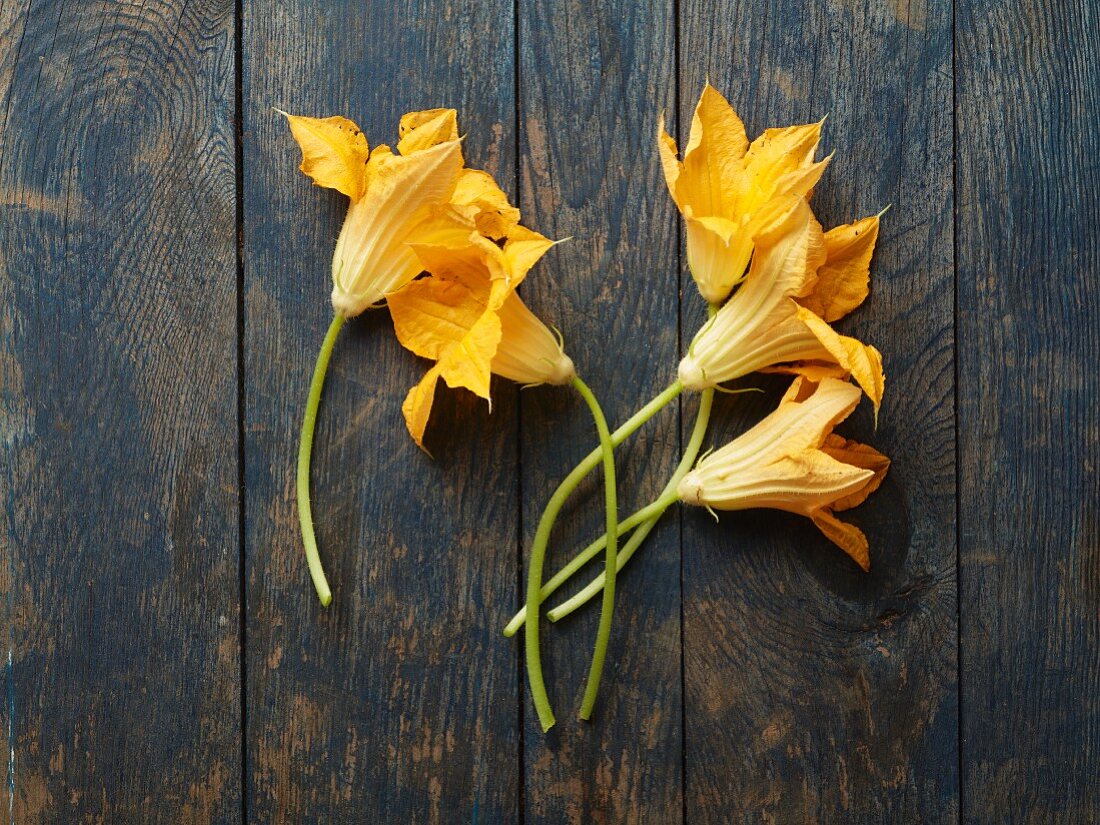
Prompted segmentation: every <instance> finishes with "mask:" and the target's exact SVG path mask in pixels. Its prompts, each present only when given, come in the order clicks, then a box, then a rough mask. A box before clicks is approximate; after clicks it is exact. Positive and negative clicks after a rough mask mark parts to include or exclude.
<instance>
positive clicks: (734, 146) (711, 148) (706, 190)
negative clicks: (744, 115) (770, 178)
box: [677, 83, 749, 216]
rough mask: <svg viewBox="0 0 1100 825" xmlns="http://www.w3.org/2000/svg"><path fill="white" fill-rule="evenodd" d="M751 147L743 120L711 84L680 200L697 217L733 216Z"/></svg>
mask: <svg viewBox="0 0 1100 825" xmlns="http://www.w3.org/2000/svg"><path fill="white" fill-rule="evenodd" d="M748 143H749V141H748V138H747V137H746V136H745V125H744V124H743V123H742V122H741V118H739V117H738V116H737V113H736V112H735V111H734V110H733V107H732V106H730V104H729V102H728V101H727V100H726V99H725V98H724V97H722V95H721V93H720V92H719V91H718V90H717V89H715V88H714V87H713V86H711V85H710V84H709V83H708V84H707V85H706V86H705V87H704V88H703V93H702V94H701V95H700V96H699V102H698V103H697V104H696V106H695V113H694V115H692V118H691V133H690V135H689V136H688V144H687V148H686V149H685V150H684V165H683V174H682V175H681V176H680V179H679V181H678V183H677V186H678V188H679V190H680V191H679V195H680V197H681V198H682V199H683V201H684V203H685V204H688V205H690V206H691V208H692V209H693V210H694V212H695V214H696V215H699V216H709V215H726V216H729V215H731V214H732V212H731V208H730V207H731V206H732V204H733V203H735V202H736V199H737V195H738V192H739V190H740V188H741V176H742V159H743V158H744V157H745V149H746V148H747V147H748Z"/></svg>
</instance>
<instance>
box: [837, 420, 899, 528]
mask: <svg viewBox="0 0 1100 825" xmlns="http://www.w3.org/2000/svg"><path fill="white" fill-rule="evenodd" d="M821 450H822V452H825V453H828V454H829V455H830V456H832V457H833V458H835V459H836V460H837V461H842V462H844V463H845V464H851V465H852V466H853V467H862V468H863V469H865V470H870V471H871V472H873V473H874V475H873V476H872V477H871V478H870V479H868V481H867V484H866V485H864V486H863V487H862V488H860V489H859V490H857V491H856V492H854V493H852V494H851V495H849V496H845V497H844V498H842V499H838V500H837V501H835V502H834V503H833V509H834V510H838V511H839V510H850V509H852V508H853V507H858V506H859V505H860V504H862V503H863V502H864V501H865V500H866V499H867V496H869V495H871V493H873V492H874V491H875V490H877V489H878V488H879V485H881V484H882V480H883V479H884V478H886V472H887V471H888V470H889V469H890V459H888V458H887V457H886V456H884V455H883V454H882V453H880V452H879V451H878V450H876V449H875V448H874V447H871V446H868V445H867V444H860V443H859V442H858V441H850V440H849V439H847V438H844V437H842V436H839V435H836V434H835V433H831V434H830V435H829V437H828V438H826V439H825V443H824V445H822V447H821Z"/></svg>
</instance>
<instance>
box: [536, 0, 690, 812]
mask: <svg viewBox="0 0 1100 825" xmlns="http://www.w3.org/2000/svg"><path fill="white" fill-rule="evenodd" d="M519 9H520V32H519V53H520V71H519V83H520V91H519V99H520V121H519V123H520V146H521V154H520V170H521V187H520V189H521V197H522V203H523V209H524V213H525V216H526V218H527V220H528V221H529V222H530V223H531V225H532V226H534V227H535V228H536V229H538V230H540V231H542V232H544V233H547V234H549V235H551V236H552V237H559V238H560V237H567V236H570V237H571V238H572V240H570V241H569V242H568V243H565V244H561V245H560V246H558V247H556V248H555V249H554V250H553V251H552V252H551V253H550V255H548V256H547V260H546V262H545V264H544V265H541V266H539V267H538V268H537V269H536V270H535V271H534V272H533V273H532V274H531V276H530V277H529V278H528V280H527V281H526V282H525V283H524V286H523V291H524V294H525V296H526V298H527V300H528V301H530V303H531V305H532V307H533V308H534V309H535V310H536V311H537V312H539V313H540V314H541V315H542V317H544V318H545V319H546V320H547V321H548V322H552V323H554V324H557V325H558V326H559V327H560V329H561V330H562V333H563V334H564V336H565V342H566V347H567V350H568V351H569V352H570V353H571V355H572V357H573V359H574V361H575V362H576V364H577V367H578V370H579V372H580V374H581V375H582V377H584V379H585V380H586V381H588V382H589V383H590V384H591V385H592V386H593V387H594V388H595V389H596V391H597V394H598V395H599V397H600V399H601V401H602V403H603V404H604V407H605V412H606V413H607V415H608V416H609V418H610V419H611V420H613V421H622V420H623V419H625V418H626V417H627V416H628V415H630V414H631V413H632V412H634V410H635V409H637V408H638V407H639V406H641V405H642V404H643V403H644V402H646V401H647V400H648V399H649V398H650V397H651V396H653V395H655V394H656V393H657V392H658V391H660V390H661V389H662V388H664V387H665V386H666V385H667V384H668V383H669V382H670V381H672V380H673V379H674V378H675V368H676V362H677V356H678V353H677V326H678V319H677V291H678V283H677V281H678V278H677V272H678V269H679V267H678V263H677V246H676V232H677V228H676V224H675V220H674V216H673V207H672V205H671V203H670V201H669V200H668V198H667V196H666V194H665V190H664V182H663V180H662V177H661V172H660V165H659V161H658V157H657V150H656V144H655V141H654V134H655V130H656V127H657V117H658V113H659V112H660V111H661V110H662V109H664V108H669V107H671V106H672V105H674V91H675V77H674V72H675V32H674V14H673V3H672V2H650V3H635V2H613V3H602V4H590V3H580V2H573V0H540V2H534V3H520V4H519ZM521 406H522V426H521V455H522V490H523V527H524V533H525V539H526V542H525V546H526V547H529V546H530V542H531V538H532V536H533V534H534V530H535V527H536V524H537V522H538V518H539V514H540V512H541V510H542V507H543V505H544V504H545V503H546V498H547V497H548V496H549V494H550V492H551V491H552V490H553V488H554V486H555V485H556V484H557V483H558V482H559V481H560V480H561V478H562V476H564V475H565V473H567V472H568V471H569V470H570V469H571V468H572V466H573V464H574V463H575V462H576V461H577V460H578V459H579V458H580V457H581V456H583V455H584V454H585V453H587V452H588V450H589V449H591V447H592V446H594V444H595V442H596V439H595V428H594V426H593V424H592V421H591V419H590V417H589V416H588V414H587V412H586V410H585V408H584V404H583V403H582V402H581V401H580V399H579V397H577V395H576V394H575V393H572V392H570V391H569V390H567V389H566V390H562V389H551V388H540V389H535V390H530V391H527V392H524V393H523V394H522V396H521ZM678 441H679V439H678V433H677V410H676V405H675V404H674V405H673V406H672V407H670V408H669V410H667V411H666V412H665V413H664V414H663V415H662V416H661V417H660V418H659V419H657V420H656V421H654V422H652V423H651V424H650V425H649V426H648V427H647V428H646V429H645V430H644V431H643V432H642V433H641V434H640V435H639V436H638V437H637V438H636V439H634V440H633V441H632V442H631V443H630V444H629V445H628V446H624V447H622V448H620V449H619V450H617V451H616V455H617V458H618V463H619V488H620V491H621V493H620V497H619V501H620V510H621V515H623V516H625V515H627V514H629V513H630V512H632V511H633V510H634V509H636V508H637V507H639V506H641V505H643V504H645V503H647V502H648V501H649V500H650V499H652V498H653V497H654V496H656V494H657V493H658V492H659V491H660V488H661V486H663V484H664V481H665V479H666V478H667V476H668V475H669V474H670V473H671V472H672V469H673V468H674V466H675V464H676V462H677V460H678V456H679V443H678ZM601 484H602V481H601V477H600V474H599V472H595V473H593V474H592V476H591V479H590V483H589V484H587V485H586V486H585V487H583V488H582V492H581V493H580V494H579V495H578V496H577V498H576V499H575V500H574V502H573V503H572V506H570V507H569V508H567V510H566V512H565V514H564V516H563V518H562V520H561V521H560V522H559V526H558V529H557V530H556V531H555V533H554V539H553V542H552V546H551V553H550V556H549V561H548V563H547V571H548V574H549V573H550V572H552V571H555V570H557V568H558V567H559V566H560V565H561V563H563V562H564V561H565V560H566V559H568V558H569V557H570V556H571V555H572V553H573V552H575V551H576V550H577V549H579V547H580V546H582V545H584V544H586V543H587V542H588V541H589V540H590V539H591V538H594V537H595V536H597V535H599V534H600V533H601V532H602V531H603V526H602V525H603V511H602V504H603V496H602V494H601V486H600V485H601ZM601 564H602V557H601V560H600V561H599V562H598V563H596V564H594V565H592V566H591V567H590V569H589V570H588V571H586V572H587V573H588V574H587V575H585V576H583V577H579V578H578V582H577V586H579V585H580V583H581V582H587V580H588V578H590V576H591V575H595V573H596V572H598V571H599V570H600V569H601V567H600V565H601ZM567 592H571V591H567ZM617 593H618V597H617V605H616V609H615V625H614V629H613V632H612V635H611V643H610V648H609V653H608V658H607V662H606V665H605V671H604V679H603V684H602V689H601V692H600V699H599V702H598V704H597V706H596V712H595V714H594V716H593V721H592V722H591V723H584V722H581V721H579V720H578V719H577V711H578V709H579V707H580V702H581V697H582V694H583V691H584V685H585V680H586V677H587V673H588V664H589V658H590V656H591V652H592V644H593V641H594V639H595V632H596V622H597V618H598V614H599V600H595V601H593V602H592V603H591V604H590V605H589V606H588V607H587V608H586V609H585V610H584V611H583V612H581V613H580V614H578V615H576V616H573V617H570V618H569V619H568V620H565V621H563V622H562V623H561V624H559V625H553V626H551V625H549V624H547V625H546V627H545V628H544V631H543V640H544V655H545V662H546V667H547V676H548V682H549V687H550V694H551V697H552V699H553V701H554V707H555V711H556V712H557V715H558V719H559V721H558V726H557V727H556V728H555V729H554V730H552V731H551V733H550V735H549V736H544V735H543V734H542V732H541V730H540V729H539V726H538V722H537V719H536V717H535V715H534V709H533V707H532V706H531V704H530V696H529V692H528V691H527V690H526V685H524V688H525V690H524V694H523V699H524V720H525V723H526V726H525V744H526V750H525V753H526V762H525V766H524V767H525V777H524V778H525V783H526V794H527V795H526V801H527V807H526V820H525V821H526V822H527V823H528V824H529V825H531V824H532V823H543V822H545V823H560V822H566V821H569V822H600V821H606V822H660V823H674V822H679V821H680V815H681V811H682V799H681V792H680V779H681V762H680V752H681V739H680V730H681V723H680V715H681V706H680V571H679V536H678V529H677V525H676V522H675V520H670V521H669V523H667V524H665V525H663V526H662V527H661V528H660V529H659V530H658V531H656V532H655V533H654V535H653V536H651V537H650V540H649V542H648V544H647V547H646V548H645V550H644V553H643V555H641V556H639V557H638V559H637V560H636V561H634V562H631V565H630V567H628V568H627V570H625V571H624V573H623V576H622V578H621V580H620V581H619V586H618V589H617ZM556 602H557V599H555V600H554V602H553V603H556Z"/></svg>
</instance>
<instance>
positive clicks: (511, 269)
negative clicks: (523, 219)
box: [504, 225, 558, 289]
mask: <svg viewBox="0 0 1100 825" xmlns="http://www.w3.org/2000/svg"><path fill="white" fill-rule="evenodd" d="M557 243H558V241H552V240H550V239H549V238H547V237H546V236H545V235H540V234H539V233H538V232H535V231H534V230H532V229H528V228H527V227H525V226H519V225H517V226H516V227H515V228H514V229H513V230H512V232H511V233H510V235H509V237H508V240H507V241H506V242H505V244H504V263H505V268H506V269H507V272H508V282H509V284H510V285H511V287H512V289H515V288H516V287H518V286H519V285H520V282H521V281H522V280H523V279H524V278H525V277H527V273H528V272H530V271H531V267H533V266H534V265H535V264H537V263H538V262H539V259H540V258H542V256H543V255H545V254H546V253H547V252H548V251H549V250H550V247H552V246H554V245H555V244H557Z"/></svg>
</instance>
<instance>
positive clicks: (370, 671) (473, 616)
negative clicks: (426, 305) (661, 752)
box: [243, 0, 519, 822]
mask: <svg viewBox="0 0 1100 825" xmlns="http://www.w3.org/2000/svg"><path fill="white" fill-rule="evenodd" d="M243 25H244V31H243V39H244V45H243V49H244V51H243V58H244V93H245V99H244V100H245V102H244V139H245V156H244V187H245V188H244V194H245V202H244V231H245V339H244V346H245V358H246V361H245V364H246V383H247V386H246V427H247V437H246V450H247V465H246V476H247V484H248V499H247V511H246V520H247V540H246V555H247V564H248V617H249V618H248V719H247V730H248V776H249V787H248V795H249V808H250V809H249V813H250V817H251V818H252V819H254V820H255V821H258V822H301V821H306V820H308V821H322V822H362V821H364V820H371V819H372V818H374V817H378V821H383V820H385V821H394V822H458V821H462V822H469V821H484V822H511V821H515V820H516V819H517V817H518V813H517V805H518V799H519V793H518V785H517V782H518V769H519V753H518V747H519V744H518V742H519V733H518V730H517V724H516V720H517V714H518V708H517V680H518V673H517V654H516V651H515V649H514V647H513V646H512V645H510V644H508V643H507V642H506V640H504V639H503V637H501V636H500V624H501V616H502V614H503V612H504V611H506V610H507V609H509V608H511V606H512V605H513V604H514V601H515V592H516V575H517V571H516V554H517V541H518V538H517V520H518V519H517V502H516V490H517V475H516V447H515V428H516V416H515V398H514V397H515V392H516V391H515V389H514V387H512V386H509V385H507V384H501V385H500V386H499V387H497V388H496V395H495V398H494V404H493V411H492V415H489V414H488V411H487V407H486V405H485V404H484V403H480V402H477V401H476V400H475V399H474V398H473V396H472V395H469V394H467V393H456V392H452V391H449V390H446V389H443V388H441V389H440V392H439V393H438V397H437V400H436V403H437V409H436V410H435V412H434V413H433V421H432V424H431V429H430V431H429V435H428V442H427V446H428V448H429V449H430V450H431V451H432V453H433V455H434V456H435V460H434V461H433V460H431V459H429V458H428V457H427V456H426V455H424V453H422V452H421V451H419V450H418V449H417V448H416V446H415V445H414V444H413V443H412V441H411V439H410V438H409V436H408V434H407V433H406V431H405V426H404V423H403V421H402V418H401V413H400V405H401V401H402V399H403V398H404V396H405V393H406V391H407V389H408V388H409V387H410V386H412V385H413V384H414V383H415V382H416V381H417V380H418V378H419V376H420V375H421V374H422V372H423V371H424V370H425V369H426V366H425V364H424V363H423V362H418V361H417V360H416V359H415V358H414V357H413V356H411V355H410V354H408V353H406V352H405V351H403V350H402V349H401V348H400V347H399V346H398V344H397V342H396V340H395V338H394V336H393V331H392V325H391V324H390V321H389V318H388V315H386V314H385V312H384V311H381V312H369V313H367V314H366V315H365V316H364V317H362V318H360V319H357V320H355V321H353V322H351V323H349V324H348V325H347V327H345V331H344V332H342V333H341V337H340V339H339V340H338V342H337V346H336V351H335V354H334V356H333V360H332V364H331V367H330V373H329V380H328V384H327V387H326V391H325V396H324V399H323V401H322V405H321V414H320V422H319V426H318V432H317V440H316V448H315V451H314V472H313V484H314V487H313V489H314V516H315V519H316V521H317V528H318V530H317V532H318V539H319V542H320V546H321V553H322V557H323V558H324V560H325V564H326V566H327V570H328V572H329V575H330V579H331V580H332V581H333V583H334V593H335V601H334V603H333V605H332V607H331V608H329V609H328V610H327V611H326V610H325V609H323V608H321V607H320V605H319V604H318V602H317V600H316V598H315V596H314V593H313V590H312V588H311V586H310V583H309V579H308V576H307V572H306V567H305V562H304V559H303V557H302V550H301V538H300V536H299V533H298V523H297V512H296V509H295V504H294V497H293V462H294V455H295V451H296V449H297V447H296V445H297V438H298V427H299V425H300V416H301V413H302V409H303V405H304V403H305V394H306V390H307V382H308V378H309V374H310V370H311V369H312V364H313V360H314V358H315V357H316V353H317V348H318V347H319V346H320V342H321V338H322V336H323V333H324V330H325V328H326V326H327V325H328V322H329V319H330V317H331V314H330V313H331V308H330V306H329V301H328V295H329V292H330V290H331V282H330V275H329V267H330V261H331V256H332V250H333V242H334V239H335V238H336V235H337V233H338V231H339V228H340V224H341V221H342V219H343V215H344V212H345V210H346V199H344V198H343V197H342V196H340V195H338V194H337V193H335V192H330V191H326V190H321V189H317V188H316V187H313V186H311V185H310V183H309V181H308V180H307V179H306V178H305V177H303V176H302V175H301V174H300V173H299V172H298V170H297V166H298V162H299V160H300V155H299V154H298V150H297V147H296V146H295V144H294V143H293V141H292V139H291V137H290V135H289V133H288V130H287V128H286V125H285V123H284V122H283V121H282V119H281V117H279V116H278V115H276V114H275V113H273V112H272V107H273V106H277V107H279V108H280V109H285V110H287V111H291V112H295V113H300V114H309V115H315V116H326V115H332V114H345V115H348V116H350V117H352V118H354V119H355V120H356V121H357V122H358V123H359V124H360V126H361V127H362V128H363V129H364V130H365V132H366V134H367V136H368V138H369V140H370V141H371V144H372V145H375V144H379V143H383V142H389V143H391V144H392V143H393V142H394V141H395V140H396V137H397V122H398V119H399V117H400V116H401V114H402V113H404V112H405V111H409V110H413V109H421V108H429V107H433V106H453V107H455V108H457V109H458V110H459V112H460V128H461V130H462V132H463V133H465V134H466V141H465V145H464V149H465V152H466V155H467V158H468V161H469V163H470V165H473V166H478V167H481V168H488V169H489V170H490V171H492V172H494V173H495V174H496V175H497V177H498V179H499V180H500V182H501V183H502V185H503V186H504V187H505V189H506V190H512V189H513V185H514V179H515V165H514V164H515V150H514V131H513V130H514V117H515V104H514V96H513V88H514V85H513V77H514V66H513V60H512V57H513V39H512V27H513V9H512V5H511V3H507V2H500V1H499V0H498V1H496V2H487V3H477V4H474V3H457V2H453V3H452V2H447V3H438V2H412V3H406V4H390V3H373V4H361V3H326V4H323V5H318V4H315V3H309V2H281V3H268V2H246V3H245V4H244V20H243ZM513 195H514V192H513Z"/></svg>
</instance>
